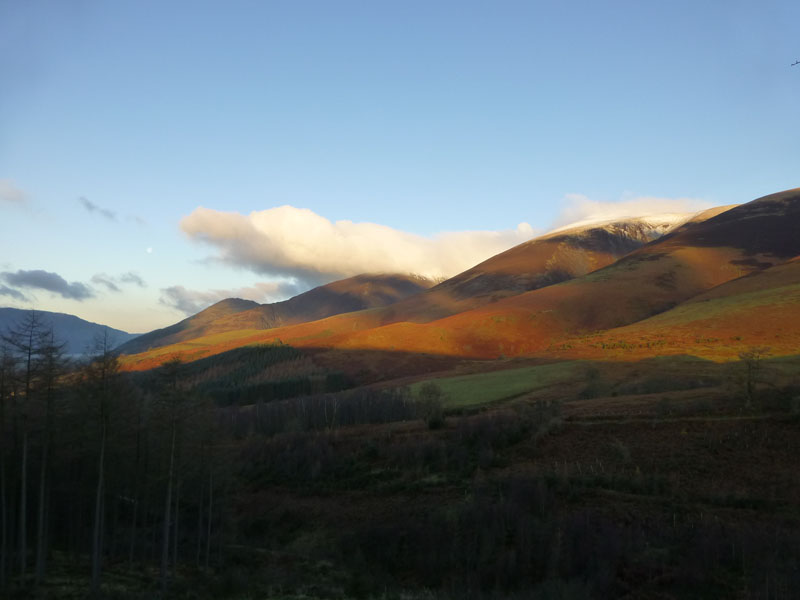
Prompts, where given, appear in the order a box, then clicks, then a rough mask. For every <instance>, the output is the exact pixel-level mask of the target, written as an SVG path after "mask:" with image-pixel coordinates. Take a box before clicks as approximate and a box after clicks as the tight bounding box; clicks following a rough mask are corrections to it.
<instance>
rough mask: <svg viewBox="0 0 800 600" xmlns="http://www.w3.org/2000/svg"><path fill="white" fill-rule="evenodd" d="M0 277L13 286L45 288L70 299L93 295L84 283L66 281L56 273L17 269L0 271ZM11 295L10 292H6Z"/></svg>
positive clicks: (81, 298)
mask: <svg viewBox="0 0 800 600" xmlns="http://www.w3.org/2000/svg"><path fill="white" fill-rule="evenodd" d="M0 279H2V280H3V281H5V282H6V283H8V284H9V285H13V286H14V287H21V288H33V289H41V290H47V291H48V292H52V293H54V294H58V295H59V296H61V297H63V298H67V299H70V300H79V301H80V300H86V299H87V298H91V297H93V296H94V292H93V291H92V289H91V288H90V287H89V286H87V285H86V284H84V283H81V282H79V281H73V282H72V283H68V282H67V280H66V279H64V278H63V277H61V275H59V274H58V273H51V272H50V271H43V270H41V269H35V270H32V271H23V270H21V269H20V270H19V271H17V272H15V273H12V272H10V271H5V272H3V273H0ZM7 295H11V294H7Z"/></svg>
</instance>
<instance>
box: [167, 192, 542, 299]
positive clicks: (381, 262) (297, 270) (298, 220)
mask: <svg viewBox="0 0 800 600" xmlns="http://www.w3.org/2000/svg"><path fill="white" fill-rule="evenodd" d="M181 228H182V229H183V231H184V232H185V233H186V234H187V235H189V237H190V238H192V239H194V240H197V241H202V242H205V243H207V244H209V245H211V246H213V247H215V248H216V249H217V251H218V255H217V259H218V260H220V261H222V262H224V263H228V264H231V265H235V266H238V267H242V268H246V269H250V270H252V271H255V272H257V273H262V274H268V275H273V276H275V275H278V276H288V277H292V278H295V279H297V280H299V281H302V282H304V283H306V284H309V285H313V284H321V283H326V282H329V281H332V280H335V279H341V278H344V277H350V276H353V275H358V274H360V273H416V274H419V275H424V276H427V277H431V278H437V277H449V276H452V275H455V274H457V273H460V272H461V271H464V270H465V269H468V268H470V267H472V266H474V265H475V264H477V263H479V262H481V261H483V260H485V259H487V258H489V257H490V256H493V255H495V254H497V253H499V252H502V251H503V250H506V249H508V248H510V247H512V246H514V245H516V244H519V243H522V242H524V241H527V240H529V239H530V238H531V237H533V235H534V231H533V229H532V228H531V226H530V225H528V224H527V223H520V224H519V226H518V227H517V228H516V229H511V230H506V231H462V232H446V233H440V234H437V235H435V236H433V237H425V236H420V235H416V234H413V233H408V232H405V231H399V230H397V229H392V228H391V227H387V226H385V225H378V224H376V223H354V222H352V221H336V222H332V221H330V220H328V219H326V218H325V217H322V216H320V215H317V214H315V213H314V212H312V211H311V210H308V209H300V208H295V207H293V206H280V207H277V208H270V209H268V210H262V211H256V212H252V213H250V214H249V215H242V214H239V213H233V212H223V211H218V210H213V209H209V208H202V207H201V208H197V209H196V210H195V211H194V212H192V213H191V214H190V215H188V216H187V217H184V218H183V219H182V220H181Z"/></svg>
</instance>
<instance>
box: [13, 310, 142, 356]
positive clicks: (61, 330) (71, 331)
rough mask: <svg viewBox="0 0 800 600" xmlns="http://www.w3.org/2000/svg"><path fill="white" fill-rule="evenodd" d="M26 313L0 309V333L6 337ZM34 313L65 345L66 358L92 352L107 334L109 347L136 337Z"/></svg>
mask: <svg viewBox="0 0 800 600" xmlns="http://www.w3.org/2000/svg"><path fill="white" fill-rule="evenodd" d="M29 312H30V310H24V309H19V308H0V333H3V334H5V333H6V331H8V329H11V328H14V327H16V325H17V324H18V323H20V322H21V321H22V320H23V319H24V318H25V316H26V315H27V314H28V313H29ZM36 312H37V313H38V314H39V315H40V316H41V317H42V322H43V324H44V325H45V326H46V327H47V326H50V325H52V327H53V332H54V333H55V336H56V340H58V341H62V342H65V343H66V347H65V352H66V353H67V354H72V355H81V354H85V353H87V351H88V352H91V350H92V348H93V346H94V342H95V340H96V339H97V338H98V337H101V336H102V335H103V334H104V333H107V334H108V339H109V340H110V341H111V344H112V346H119V345H120V344H123V343H125V342H127V341H129V340H132V339H134V338H136V337H137V334H134V333H128V332H126V331H122V330H120V329H114V328H113V327H109V326H108V325H100V324H98V323H91V322H89V321H84V320H83V319H81V318H79V317H76V316H75V315H68V314H65V313H57V312H49V311H46V310H37V311H36Z"/></svg>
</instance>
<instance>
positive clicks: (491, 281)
mask: <svg viewBox="0 0 800 600" xmlns="http://www.w3.org/2000/svg"><path fill="white" fill-rule="evenodd" d="M693 218H698V217H697V215H689V214H686V215H659V216H654V217H648V218H629V219H617V220H612V221H606V222H602V223H591V224H588V225H584V226H580V227H569V228H563V229H560V230H557V231H554V232H551V233H548V234H545V235H543V236H540V237H537V238H534V239H532V240H529V241H527V242H524V243H522V244H519V245H517V246H514V247H513V248H511V249H509V250H506V251H505V252H502V253H500V254H497V255H496V256H493V257H491V258H489V259H487V260H485V261H484V262H482V263H480V264H478V265H476V266H474V267H472V268H471V269H468V270H467V271H464V272H463V273H460V274H458V275H456V276H454V277H451V278H450V279H448V280H446V281H444V282H442V283H440V284H438V285H436V286H434V287H432V288H431V289H429V290H427V291H425V292H423V293H421V294H418V295H416V296H412V297H410V298H408V299H406V300H404V301H402V302H398V303H397V304H394V305H392V306H391V307H389V308H386V309H384V310H382V311H380V312H379V313H378V314H374V315H370V321H371V323H370V325H371V326H376V325H378V324H380V325H387V324H389V323H395V322H399V321H410V322H414V323H427V322H430V321H434V320H437V319H442V318H444V317H448V316H451V315H454V314H457V313H460V312H464V311H467V310H472V309H475V308H478V307H480V306H484V305H487V304H490V303H492V302H496V301H498V300H501V299H503V298H508V297H510V296H516V295H518V294H522V293H524V292H528V291H531V290H536V289H539V288H543V287H547V286H550V285H553V284H556V283H560V282H562V281H567V280H570V279H573V278H575V277H581V276H583V275H586V274H587V273H591V272H592V271H596V270H597V269H600V268H602V267H605V266H607V265H610V264H612V263H614V262H615V261H617V260H618V259H619V258H621V257H623V256H625V255H626V254H629V253H630V252H633V251H634V250H636V249H637V248H640V247H642V246H643V245H645V244H647V243H649V242H651V241H653V240H655V239H658V238H659V237H661V236H663V235H664V234H666V233H668V232H669V231H671V230H673V229H674V228H675V227H677V226H679V225H681V224H683V223H685V222H687V221H689V220H691V219H693Z"/></svg>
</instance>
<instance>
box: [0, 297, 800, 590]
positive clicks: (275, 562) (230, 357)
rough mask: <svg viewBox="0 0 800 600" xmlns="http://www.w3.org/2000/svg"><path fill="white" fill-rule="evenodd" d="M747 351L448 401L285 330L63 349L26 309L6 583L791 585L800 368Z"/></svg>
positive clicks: (8, 434)
mask: <svg viewBox="0 0 800 600" xmlns="http://www.w3.org/2000/svg"><path fill="white" fill-rule="evenodd" d="M749 360H750V362H747V361H745V362H743V364H742V368H741V370H740V372H741V374H742V377H743V380H742V381H743V382H744V383H741V384H737V385H738V388H732V389H731V390H719V389H717V388H714V390H716V391H714V390H711V389H709V391H705V392H703V393H702V394H698V393H696V392H693V390H692V389H684V388H686V387H688V388H691V387H692V386H682V385H676V384H675V382H674V381H672V382H671V385H670V386H667V387H669V389H670V390H671V391H670V392H669V393H666V392H663V393H659V392H658V390H655V389H650V388H648V389H636V390H631V393H635V394H636V395H631V396H624V394H617V392H616V391H615V392H614V394H615V395H614V396H613V397H603V396H602V394H601V392H602V390H603V389H605V388H606V387H607V382H606V381H604V380H603V376H602V374H601V373H593V374H592V376H591V377H590V378H589V380H588V381H587V382H586V384H585V387H584V388H583V389H582V391H581V390H578V391H577V392H576V393H574V394H573V395H572V396H569V397H566V398H562V397H560V396H559V394H557V393H550V394H545V393H542V394H540V395H538V396H537V397H535V398H530V397H521V398H517V399H514V400H513V401H510V402H505V403H503V404H500V405H495V406H492V407H489V408H486V407H483V408H480V407H479V408H472V409H470V410H469V411H466V412H463V411H462V412H459V413H458V414H455V413H453V412H450V413H449V414H448V413H445V412H444V411H443V410H442V400H443V399H442V398H441V393H440V391H439V390H437V389H436V386H423V387H422V388H421V389H420V392H419V394H418V395H417V396H415V397H412V396H411V395H410V394H409V392H408V391H406V390H405V389H384V390H378V389H368V388H360V389H352V390H346V389H344V388H346V387H349V386H351V385H352V382H350V381H348V380H347V379H345V378H343V377H342V376H341V375H338V374H336V373H331V372H328V371H325V370H324V369H321V368H320V367H318V366H316V365H315V364H314V363H313V361H311V360H310V359H309V358H308V357H307V356H305V355H303V354H301V353H300V352H298V351H297V350H294V349H292V348H288V347H286V346H276V347H259V348H252V349H241V350H237V351H235V353H229V354H227V355H223V356H221V357H218V358H217V359H215V360H214V361H208V360H207V361H205V362H200V361H198V363H190V364H186V365H184V364H181V363H179V362H177V361H172V362H169V363H167V364H165V365H164V366H163V367H161V368H160V369H159V370H158V371H157V372H150V373H147V374H138V375H132V374H124V373H120V371H119V366H118V362H117V359H116V357H115V356H114V354H113V353H112V352H111V351H110V348H109V344H108V343H104V341H103V340H99V345H98V348H97V353H96V355H95V356H93V357H92V358H91V360H88V361H87V362H85V363H83V364H78V365H74V364H73V365H68V364H67V363H66V361H65V360H64V359H63V356H62V353H61V351H60V349H59V346H58V344H57V340H54V339H52V336H51V335H49V334H48V332H47V329H46V327H44V326H43V324H42V323H40V322H39V321H38V319H37V316H36V313H31V315H30V318H29V319H28V320H26V321H25V323H24V324H23V325H22V326H20V327H18V328H17V329H16V330H15V331H12V332H9V334H8V335H6V336H5V337H4V342H3V350H2V361H1V362H0V597H2V598H31V597H41V598H86V597H96V598H120V599H129V598H130V599H133V598H137V599H138V598H141V599H144V598H153V597H162V598H176V599H177V598H186V599H189V598H192V599H203V598H241V599H245V598H276V599H277V598H286V599H289V598H295V599H300V598H306V599H308V598H387V599H389V598H398V599H400V598H406V599H417V598H419V599H422V598H476V599H478V598H560V599H569V598H763V599H765V600H767V599H780V598H797V597H800V570H799V569H798V562H799V561H800V509H799V508H798V507H800V478H798V477H797V471H796V462H797V451H798V449H799V448H800V443H798V442H800V417H799V416H798V413H800V389H798V388H796V387H792V385H791V382H789V383H786V382H783V383H782V384H781V385H780V386H765V385H763V383H761V380H759V379H756V377H755V376H754V375H753V373H752V371H753V363H752V357H751V358H750V359H749ZM761 367H762V365H760V363H759V368H760V369H761ZM762 371H763V369H762ZM701 384H703V382H698V385H701ZM609 389H610V388H609ZM614 389H615V390H619V389H622V388H620V387H619V386H617V387H616V388H614ZM737 389H738V391H737ZM623 391H624V390H623ZM626 398H627V399H626Z"/></svg>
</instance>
